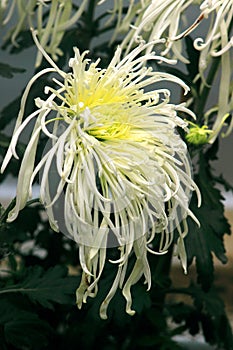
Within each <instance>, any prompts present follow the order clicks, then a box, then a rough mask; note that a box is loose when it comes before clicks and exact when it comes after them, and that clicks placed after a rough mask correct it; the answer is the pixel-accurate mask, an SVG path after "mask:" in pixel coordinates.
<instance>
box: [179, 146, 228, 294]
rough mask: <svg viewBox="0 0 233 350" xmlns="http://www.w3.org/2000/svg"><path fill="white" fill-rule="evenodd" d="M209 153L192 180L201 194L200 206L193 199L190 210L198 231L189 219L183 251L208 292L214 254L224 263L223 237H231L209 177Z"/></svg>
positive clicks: (218, 194) (216, 191)
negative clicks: (194, 266)
mask: <svg viewBox="0 0 233 350" xmlns="http://www.w3.org/2000/svg"><path fill="white" fill-rule="evenodd" d="M209 154H210V153H209V152H208V153H206V154H204V155H203V154H202V155H201V156H200V164H199V165H200V167H199V168H200V170H199V174H198V175H196V177H195V182H196V184H197V185H198V187H199V189H200V191H201V195H202V205H201V207H200V208H197V203H196V198H195V196H194V197H193V198H192V201H191V205H190V207H191V210H192V211H193V213H194V214H195V215H196V217H197V218H198V220H199V222H200V228H199V227H198V226H197V225H196V224H195V223H194V222H193V221H192V220H191V219H190V220H188V225H189V234H188V235H187V238H186V241H185V243H186V249H187V255H188V261H189V263H191V262H192V260H193V258H194V257H195V258H196V267H197V273H198V281H199V282H200V283H201V285H202V287H203V288H204V289H205V290H208V289H209V288H210V286H211V284H212V282H213V278H214V275H213V274H214V267H213V254H212V253H214V254H215V256H216V257H217V258H218V259H219V260H220V261H221V262H222V263H226V262H227V258H226V255H225V248H224V242H223V236H224V234H230V232H231V230H230V225H229V223H228V221H227V219H226V218H225V216H224V206H223V204H222V202H221V201H222V199H223V197H222V195H221V192H220V190H219V189H217V188H215V185H216V183H215V181H216V179H215V180H213V176H212V174H211V167H210V164H209V160H208V157H207V156H209Z"/></svg>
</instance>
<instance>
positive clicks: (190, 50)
mask: <svg viewBox="0 0 233 350" xmlns="http://www.w3.org/2000/svg"><path fill="white" fill-rule="evenodd" d="M185 44H186V52H187V55H188V60H189V62H190V63H189V64H187V65H186V67H187V70H188V73H189V76H190V78H191V79H192V80H194V78H195V77H196V76H197V75H198V74H199V57H200V51H198V50H196V49H195V48H194V45H193V39H192V38H191V37H190V36H186V37H185Z"/></svg>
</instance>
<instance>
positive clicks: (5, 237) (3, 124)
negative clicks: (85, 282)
mask: <svg viewBox="0 0 233 350" xmlns="http://www.w3.org/2000/svg"><path fill="white" fill-rule="evenodd" d="M93 4H94V1H90V6H89V8H88V10H87V11H86V12H85V13H84V14H83V16H82V19H81V20H80V21H79V23H78V24H77V25H76V26H74V28H72V29H70V30H68V31H67V32H66V33H65V35H64V38H63V40H62V43H61V48H62V50H63V52H64V55H63V56H62V57H61V58H60V59H59V61H58V62H57V64H58V65H59V67H61V68H63V69H66V68H67V61H68V59H69V57H71V56H72V55H73V46H76V45H77V41H78V46H79V49H80V50H81V51H83V50H86V49H89V50H90V54H89V55H90V57H91V58H92V59H95V58H97V57H101V65H102V67H106V65H107V64H108V62H109V61H110V59H111V58H112V55H113V52H114V48H115V47H116V45H117V43H118V42H117V40H116V41H115V42H114V43H112V45H111V46H109V43H108V41H106V42H105V41H104V40H105V39H104V38H105V37H104V35H105V33H106V31H108V30H109V31H110V30H111V29H112V28H113V27H114V26H115V24H116V23H114V22H113V23H112V24H111V26H110V27H109V28H103V27H102V26H101V23H102V15H100V17H98V16H97V15H95V13H94V6H92V5H93ZM97 37H100V38H102V40H100V41H97V40H96V38H97ZM77 39H78V40H77ZM17 42H18V44H19V46H18V47H15V46H13V45H12V43H11V41H10V40H8V41H7V42H5V44H4V45H3V46H2V50H7V51H8V52H10V53H11V54H12V55H14V57H15V62H16V64H15V65H14V67H13V66H11V65H9V64H8V63H6V62H1V63H0V75H1V76H3V77H5V78H9V79H10V78H12V77H13V76H14V75H15V74H20V73H21V72H23V69H21V68H20V67H18V65H17V54H19V53H21V51H22V50H25V49H26V48H28V47H30V46H33V42H32V39H31V35H30V33H29V31H23V32H21V33H20V34H19V36H18V38H17ZM186 53H187V55H188V57H189V59H190V61H191V64H189V65H187V67H186V69H185V70H184V69H182V71H181V70H178V68H177V67H176V68H174V67H173V68H171V67H168V66H164V65H162V66H161V65H160V66H158V67H156V69H161V70H166V71H169V72H171V73H174V74H176V75H178V76H179V77H181V78H182V79H183V80H184V81H185V82H187V83H188V85H190V86H191V93H192V94H193V96H195V98H194V100H193V105H192V106H191V109H193V110H194V111H197V109H198V108H199V106H200V104H202V106H203V110H204V106H205V104H206V103H207V100H208V95H209V93H210V92H211V91H210V90H211V89H210V88H208V87H207V90H206V96H204V97H203V96H201V95H200V85H199V82H198V81H197V83H193V77H195V75H196V74H197V69H198V67H197V62H198V54H197V52H196V51H194V49H193V46H192V39H191V38H190V37H188V38H187V40H186ZM33 63H34V62H32V63H31V65H32V66H33ZM46 65H47V63H46V62H45V61H43V62H42V65H41V66H40V67H39V69H42V68H44V67H46ZM212 65H215V66H216V67H217V66H218V59H214V60H213V61H212ZM30 69H31V67H30ZM184 71H185V73H183V72H184ZM215 78H216V77H215V74H212V75H210V76H209V83H210V84H211V83H213V82H214V79H215ZM45 79H46V78H44V77H43V78H41V79H40V81H39V82H38V83H37V84H35V85H34V86H33V89H32V91H31V93H30V97H29V98H28V101H31V103H28V105H27V111H26V113H25V114H26V115H27V114H28V113H30V112H31V111H32V110H33V108H34V97H38V96H41V97H43V87H44V85H46V80H45ZM50 84H51V82H50ZM19 103H20V96H19V97H18V98H16V99H15V100H14V101H12V102H10V104H8V105H7V106H5V107H4V108H3V109H2V111H1V113H0V157H3V156H4V154H5V152H6V149H7V147H8V145H9V142H10V136H8V134H7V127H8V126H9V125H10V124H11V123H13V122H14V120H15V119H16V117H17V112H18V110H19ZM202 121H203V111H199V113H198V121H197V122H199V123H200V124H202ZM43 141H44V140H43V139H42V140H41V144H40V152H39V153H38V155H37V156H38V159H39V158H40V154H41V152H43V148H44V142H43ZM218 146H219V140H218V139H217V140H216V141H215V143H214V144H213V145H202V146H193V145H191V146H190V145H189V152H190V155H191V157H192V161H193V167H194V178H195V181H196V183H197V185H198V186H199V188H200V190H201V193H202V198H203V202H202V203H203V204H202V206H201V208H199V209H196V199H195V197H193V198H192V200H191V209H192V211H193V212H194V214H195V215H196V216H197V217H198V219H199V220H200V222H201V228H198V227H197V225H196V224H195V223H193V222H192V220H190V221H189V222H188V224H189V234H188V236H187V238H186V241H185V244H186V249H187V254H188V263H189V265H195V267H196V271H197V279H196V280H193V281H192V283H191V284H190V286H189V287H186V288H184V287H182V286H180V287H179V288H175V287H174V286H173V285H172V283H171V279H170V269H171V259H172V251H170V252H169V253H168V254H167V255H165V256H160V257H156V256H152V255H151V256H150V257H149V259H150V266H151V273H152V288H151V290H150V291H149V292H147V291H146V288H145V286H144V285H143V283H142V281H141V282H140V283H138V284H136V285H135V286H133V288H132V294H133V306H134V308H135V310H136V312H137V313H136V315H135V316H133V317H130V316H128V315H127V314H125V301H124V299H123V297H122V295H121V293H120V292H118V293H117V295H116V297H115V298H114V299H113V300H112V302H111V304H110V306H109V318H108V319H107V320H105V321H103V320H101V319H100V318H99V315H98V310H99V306H100V303H101V302H102V300H103V299H104V296H105V295H106V292H107V290H108V289H109V286H110V285H111V282H112V280H113V278H114V276H115V267H114V266H113V265H112V264H109V265H108V264H107V265H106V267H105V270H104V274H103V278H102V279H101V281H100V287H99V292H98V295H97V297H96V298H95V299H93V300H92V299H89V301H88V303H87V304H86V305H85V306H84V307H83V309H82V310H78V309H77V307H76V305H75V290H76V288H77V286H78V285H79V280H80V268H79V261H78V247H77V246H76V244H75V243H74V242H73V241H71V240H69V239H67V238H66V237H65V236H63V235H62V234H59V233H55V232H53V231H52V230H51V228H50V226H49V224H48V221H47V219H46V215H45V213H44V209H43V208H42V207H41V205H40V203H39V201H38V200H34V201H32V202H31V203H29V204H28V206H27V207H26V208H25V209H24V210H22V212H21V213H20V215H19V217H18V219H17V220H16V221H15V222H13V223H11V224H8V223H7V222H6V218H7V213H8V212H9V211H10V209H11V207H13V204H14V201H13V202H12V203H11V204H10V205H9V207H7V208H3V207H2V206H1V208H0V209H1V211H0V214H1V216H0V259H1V260H0V349H1V350H16V349H22V350H25V349H33V350H37V349H38V350H39V349H43V350H46V349H50V350H51V349H57V350H63V349H66V348H69V349H93V348H94V347H96V344H98V348H100V349H103V350H108V349H109V350H110V349H111V350H113V349H122V350H124V349H147V348H148V349H150V348H151V349H159V350H171V349H174V350H175V349H180V346H179V345H178V344H177V343H176V342H175V341H174V340H173V337H174V335H177V334H183V333H184V332H185V331H189V332H190V333H191V334H192V335H195V334H197V333H202V334H203V335H204V337H205V340H206V341H207V342H208V343H209V344H213V345H216V346H217V347H218V348H219V349H226V350H230V349H233V337H232V331H231V328H230V324H229V320H228V318H227V315H226V312H225V306H224V302H223V300H221V299H220V297H219V296H218V294H217V292H216V290H215V285H214V263H213V256H214V255H215V256H216V257H217V259H219V260H220V261H221V262H222V263H223V264H224V263H226V261H227V257H226V255H225V248H224V241H223V239H224V235H225V234H230V226H229V224H228V222H227V220H226V218H225V217H224V207H223V204H222V196H221V193H220V190H219V189H218V188H219V185H221V186H224V187H225V189H226V190H233V189H232V187H231V185H230V184H228V183H227V182H226V181H225V180H224V179H223V177H222V176H221V175H220V176H216V174H215V172H214V170H213V169H214V163H215V162H216V161H217V159H218ZM24 148H25V144H24V143H23V142H22V143H21V144H20V145H19V148H18V154H19V155H22V154H23V152H24ZM0 159H1V158H0ZM19 165H20V164H19V162H18V161H16V160H13V161H12V162H11V164H10V166H8V168H7V171H6V172H5V173H4V174H3V175H1V177H0V180H1V182H3V181H4V180H5V178H6V176H7V175H9V174H11V175H13V176H17V173H18V169H19ZM206 218H208V220H206ZM114 254H115V250H114V249H108V255H109V257H111V258H112V257H114ZM132 259H133V258H132ZM130 263H131V264H132V263H133V261H131V262H130ZM174 294H175V295H176V294H177V295H180V294H183V295H189V296H190V297H191V300H192V303H184V302H179V303H178V302H169V300H170V299H169V298H168V296H169V295H174ZM171 324H172V327H171Z"/></svg>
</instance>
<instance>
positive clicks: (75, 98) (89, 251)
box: [2, 43, 198, 318]
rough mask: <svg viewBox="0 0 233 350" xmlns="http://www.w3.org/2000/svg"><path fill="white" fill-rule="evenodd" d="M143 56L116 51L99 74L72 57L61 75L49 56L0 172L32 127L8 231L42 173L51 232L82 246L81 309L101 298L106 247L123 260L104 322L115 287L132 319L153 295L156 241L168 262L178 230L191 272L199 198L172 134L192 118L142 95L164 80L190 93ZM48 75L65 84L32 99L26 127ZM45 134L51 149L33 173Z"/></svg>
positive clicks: (164, 100)
mask: <svg viewBox="0 0 233 350" xmlns="http://www.w3.org/2000/svg"><path fill="white" fill-rule="evenodd" d="M37 44H38V43H37ZM38 45H39V44H38ZM40 49H41V50H42V51H43V49H42V48H41V47H40ZM145 49H146V45H140V46H139V47H138V48H136V49H135V50H133V51H132V52H131V53H130V54H128V55H127V56H126V57H125V58H123V59H121V49H120V48H118V49H117V50H116V52H115V55H114V57H113V59H112V61H111V62H110V64H109V66H108V67H107V68H106V69H100V68H98V63H99V61H98V60H97V61H96V62H91V61H90V60H89V59H87V58H86V55H87V53H86V52H84V53H83V54H80V52H79V50H78V49H77V48H75V49H74V52H75V56H74V58H72V59H70V62H69V65H70V67H71V72H70V73H65V72H63V71H61V70H60V69H59V68H58V67H57V66H56V65H55V64H54V62H53V61H52V60H51V59H50V58H49V57H48V56H47V55H46V53H45V52H43V53H44V55H45V56H46V57H47V59H48V61H49V62H50V63H51V65H52V68H47V69H46V70H44V71H42V72H40V73H38V75H37V76H35V77H34V78H33V80H32V81H31V82H30V83H29V86H28V88H27V89H26V92H25V95H24V96H23V99H22V106H21V111H20V114H19V117H18V120H17V124H16V127H15V131H14V134H13V137H12V141H11V144H10V147H9V150H8V153H7V155H6V157H5V160H4V162H3V165H2V171H3V170H4V169H5V167H6V165H7V163H8V162H9V160H10V158H11V156H12V155H14V156H16V157H17V154H16V151H15V146H16V143H17V141H18V137H19V135H20V134H21V132H22V131H23V130H24V128H25V127H26V125H27V124H28V123H29V122H30V121H33V120H34V121H35V126H34V129H33V132H32V135H31V137H30V141H29V143H28V145H27V147H26V151H25V154H24V157H23V160H22V164H21V168H20V172H19V176H18V188H17V198H16V206H15V208H14V209H13V210H12V212H10V214H9V217H8V221H12V220H14V219H15V218H16V217H17V215H18V213H19V211H20V210H21V209H22V208H23V207H24V206H25V204H26V202H27V200H28V198H29V197H30V193H31V187H32V183H33V180H34V178H35V176H36V174H37V173H38V172H40V198H41V201H42V203H44V205H45V206H46V207H47V212H48V216H49V220H50V223H51V226H52V227H53V228H54V229H55V230H59V229H62V230H63V229H64V226H65V229H64V230H65V231H66V232H64V233H68V235H69V236H71V237H72V238H73V239H74V240H75V241H76V242H78V244H79V256H80V264H81V267H82V270H83V275H82V280H81V284H80V286H79V288H78V289H77V305H78V306H79V307H81V305H82V303H83V302H86V299H87V297H88V296H92V297H93V296H95V295H96V293H97V290H98V281H99V279H100V277H101V274H102V271H103V269H104V265H105V260H106V248H107V247H108V245H109V244H110V245H111V246H118V248H119V249H117V251H118V252H119V257H118V259H117V260H116V261H112V263H113V264H116V265H118V271H117V274H116V278H115V280H114V282H113V285H112V287H111V289H110V291H109V293H108V295H107V296H106V298H105V300H104V301H103V303H102V305H101V309H100V315H101V317H102V318H106V317H107V306H108V304H109V302H110V300H111V299H112V297H113V296H114V294H115V292H116V290H117V288H118V287H120V288H122V293H123V295H124V296H125V298H126V301H127V305H126V311H127V312H128V313H129V314H133V313H134V311H133V310H132V309H131V304H132V299H131V293H130V288H131V286H132V285H133V284H135V283H136V282H137V281H138V280H139V279H140V278H141V277H142V276H144V277H145V280H146V283H147V284H148V288H150V284H151V276H150V268H149V264H148V261H147V253H148V251H152V250H153V249H155V247H154V238H155V237H157V238H159V239H160V244H159V245H158V246H156V249H157V251H156V253H157V254H164V253H166V252H167V250H168V248H169V246H170V244H171V243H172V242H173V231H174V229H175V228H177V231H178V233H179V238H178V240H177V242H176V243H177V248H178V249H177V251H178V255H179V256H180V259H181V262H182V265H183V267H184V269H186V255H185V248H184V243H183V238H184V236H185V235H186V233H187V225H186V217H187V216H188V215H190V216H192V217H193V218H194V220H195V217H194V216H193V214H192V212H191V211H190V210H189V207H188V205H189V199H190V193H191V192H192V191H193V190H197V189H196V186H195V183H194V182H193V180H192V177H191V167H190V163H189V159H188V154H187V149H186V144H185V143H184V142H183V141H182V139H181V138H180V136H179V135H178V133H177V132H176V127H177V126H178V127H182V128H184V129H185V128H186V123H185V122H184V121H183V120H182V119H181V118H180V117H179V116H178V114H179V112H180V111H181V112H182V113H183V112H187V113H190V114H192V113H191V111H189V110H187V109H186V108H185V106H184V105H183V104H181V105H174V104H171V103H170V102H169V95H170V92H169V90H167V89H161V88H160V89H158V90H155V89H153V90H152V91H145V89H148V87H150V86H151V84H154V83H156V82H160V83H161V82H162V81H164V80H169V81H173V82H176V83H178V84H180V85H182V86H183V87H184V89H185V91H186V92H187V91H188V88H187V86H186V85H185V84H183V83H182V81H181V80H179V79H178V78H176V77H174V76H171V75H169V74H166V73H161V72H156V71H153V69H152V68H151V67H148V68H147V67H146V66H145V64H146V62H147V61H148V60H156V59H158V57H156V56H155V54H154V53H151V54H150V55H147V56H143V55H141V54H142V52H143V50H145ZM159 59H161V58H159ZM51 71H56V72H57V73H58V74H59V75H60V78H61V79H60V80H57V79H55V80H54V81H55V83H57V86H58V87H57V89H55V88H52V87H46V93H47V94H48V98H47V100H45V101H44V100H41V99H39V98H38V99H36V105H37V110H36V111H35V112H33V113H32V114H31V115H30V116H28V117H27V118H26V119H25V120H24V121H23V122H22V116H23V112H24V104H25V99H26V96H27V94H28V91H29V88H30V86H31V84H32V83H33V82H34V81H36V79H37V78H38V76H39V75H42V74H45V73H47V72H51ZM41 133H43V134H44V135H46V136H47V137H48V139H50V140H51V144H49V146H48V147H47V150H46V151H45V152H44V155H43V157H42V159H41V161H40V162H39V163H38V164H37V165H35V154H36V150H37V145H38V140H39V136H40V134H41ZM197 192H198V190H197ZM59 201H60V202H61V201H62V202H63V203H62V204H63V205H61V207H64V212H63V213H62V215H63V218H64V226H62V225H63V223H61V225H60V216H61V212H60V211H59V210H60V209H57V207H56V204H57V203H59ZM133 253H134V254H135V257H136V262H135V265H134V267H133V269H132V271H131V272H130V273H129V274H128V272H129V271H128V269H127V263H128V259H129V256H130V255H132V254H133ZM126 272H127V275H128V277H127V279H126V277H125V276H126ZM125 279H126V280H125Z"/></svg>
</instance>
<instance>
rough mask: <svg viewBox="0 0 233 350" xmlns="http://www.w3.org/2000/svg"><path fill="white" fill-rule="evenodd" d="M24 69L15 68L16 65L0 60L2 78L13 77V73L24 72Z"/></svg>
mask: <svg viewBox="0 0 233 350" xmlns="http://www.w3.org/2000/svg"><path fill="white" fill-rule="evenodd" d="M25 71H26V69H24V68H16V67H12V66H10V65H9V64H7V63H2V62H0V76H2V77H3V78H8V79H10V78H13V76H14V74H15V73H23V72H25Z"/></svg>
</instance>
